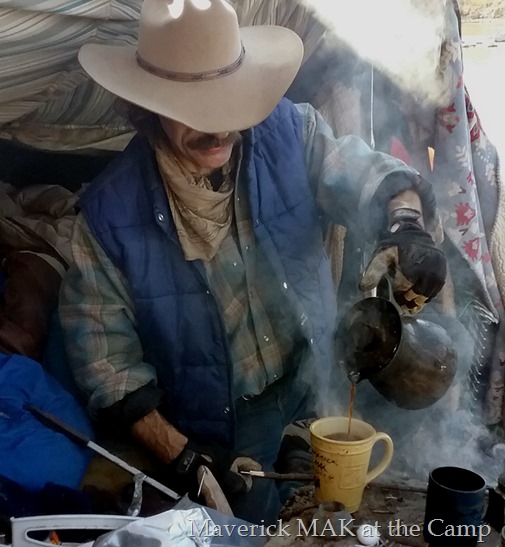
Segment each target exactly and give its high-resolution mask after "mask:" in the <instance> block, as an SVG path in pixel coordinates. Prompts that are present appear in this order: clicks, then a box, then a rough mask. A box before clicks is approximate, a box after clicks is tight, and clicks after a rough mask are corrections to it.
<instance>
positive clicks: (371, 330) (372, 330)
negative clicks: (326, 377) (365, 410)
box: [336, 280, 457, 409]
mask: <svg viewBox="0 0 505 547" xmlns="http://www.w3.org/2000/svg"><path fill="white" fill-rule="evenodd" d="M387 289H388V295H389V299H386V298H383V297H379V296H371V297H368V298H365V299H363V300H361V301H359V302H358V303H357V304H355V305H354V306H352V307H351V308H350V309H349V310H348V311H347V312H346V313H345V314H344V316H343V318H342V319H341V321H340V323H339V325H338V328H337V333H336V356H337V362H338V363H339V364H340V365H341V366H342V367H343V368H344V370H346V372H347V376H348V378H349V380H350V381H351V383H352V384H357V383H359V382H361V381H362V380H365V379H367V380H369V381H370V383H371V384H372V385H373V386H374V388H375V389H376V390H377V391H378V392H379V393H380V394H381V395H383V396H384V397H385V398H386V399H388V400H389V401H390V402H392V403H394V404H395V405H397V406H399V407H401V408H407V409H420V408H425V407H428V406H430V405H432V404H433V403H435V402H436V401H438V400H439V399H440V398H441V397H442V396H443V395H444V394H445V393H446V392H447V390H448V389H449V386H450V385H451V383H452V381H453V379H454V377H455V374H456V368H457V356H456V350H455V348H454V344H453V341H452V340H451V338H450V337H449V335H448V333H447V332H446V330H445V329H444V328H443V327H442V326H441V325H440V324H438V323H435V322H434V321H431V320H427V319H424V318H421V317H419V316H413V315H406V314H403V313H402V312H401V311H400V310H399V308H398V307H397V305H396V303H395V301H394V297H393V295H392V290H391V284H390V282H389V280H388V281H387Z"/></svg>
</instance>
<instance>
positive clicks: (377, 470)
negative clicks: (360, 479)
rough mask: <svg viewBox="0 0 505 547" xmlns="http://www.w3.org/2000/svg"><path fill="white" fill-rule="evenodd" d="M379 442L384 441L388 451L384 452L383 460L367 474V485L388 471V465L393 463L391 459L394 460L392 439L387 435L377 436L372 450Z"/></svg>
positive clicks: (380, 434)
mask: <svg viewBox="0 0 505 547" xmlns="http://www.w3.org/2000/svg"><path fill="white" fill-rule="evenodd" d="M377 441H384V443H385V444H386V451H385V452H384V456H383V457H382V460H381V461H380V462H379V463H378V464H377V465H376V466H375V467H374V468H373V469H371V470H370V471H369V472H368V473H367V474H366V478H365V484H368V483H369V482H371V481H373V480H374V479H376V478H377V477H378V476H379V475H380V474H381V473H383V472H384V471H385V470H386V469H387V467H388V465H389V464H390V463H391V459H392V458H393V448H394V445H393V440H392V439H391V437H390V436H389V435H388V434H387V433H377V434H376V435H375V439H374V442H373V445H372V450H373V447H374V446H375V443H376V442H377Z"/></svg>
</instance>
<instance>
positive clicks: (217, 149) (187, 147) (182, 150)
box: [160, 117, 240, 175]
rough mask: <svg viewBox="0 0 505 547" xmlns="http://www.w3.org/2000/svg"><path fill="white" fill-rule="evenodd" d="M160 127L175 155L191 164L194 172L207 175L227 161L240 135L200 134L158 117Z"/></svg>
mask: <svg viewBox="0 0 505 547" xmlns="http://www.w3.org/2000/svg"><path fill="white" fill-rule="evenodd" d="M160 123H161V127H162V128H163V131H164V132H165V134H166V135H167V137H168V139H169V141H170V144H171V145H172V147H173V149H174V151H175V152H176V154H177V155H179V156H181V157H182V158H183V159H185V160H187V161H189V162H191V164H192V165H193V166H194V167H195V170H196V172H198V173H200V174H202V175H208V174H209V173H212V171H215V170H216V169H219V168H220V167H222V166H223V165H224V164H225V163H226V162H227V161H228V160H229V159H230V156H231V153H232V150H233V146H234V144H235V143H237V142H238V141H239V140H240V133H238V132H237V131H234V132H231V133H201V132H200V131H196V130H195V129H191V128H190V127H188V126H187V125H184V124H182V123H180V122H176V121H174V120H170V119H168V118H162V117H160Z"/></svg>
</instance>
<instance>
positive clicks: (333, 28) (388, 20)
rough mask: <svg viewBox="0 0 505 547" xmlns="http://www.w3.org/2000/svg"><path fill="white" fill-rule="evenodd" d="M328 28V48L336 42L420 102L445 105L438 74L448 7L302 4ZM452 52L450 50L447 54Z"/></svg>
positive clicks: (409, 1)
mask: <svg viewBox="0 0 505 547" xmlns="http://www.w3.org/2000/svg"><path fill="white" fill-rule="evenodd" d="M304 1H305V4H306V5H307V6H308V7H309V9H310V10H311V11H313V12H314V14H315V16H316V18H317V19H319V20H320V21H321V22H322V23H323V24H324V26H325V27H326V28H327V29H328V32H326V34H325V40H326V41H327V44H326V45H327V46H329V47H331V44H332V42H333V43H334V42H335V41H338V42H340V43H344V44H346V46H347V47H348V48H349V49H350V50H352V51H353V52H354V53H355V55H356V56H357V57H358V58H359V59H362V60H364V61H365V62H367V63H369V64H370V65H372V66H373V67H374V69H376V70H377V71H378V72H381V73H383V74H384V75H385V76H386V77H388V78H389V79H390V80H391V81H392V82H393V83H394V84H395V85H397V86H398V87H399V88H400V89H402V90H403V91H405V92H406V93H410V94H414V95H415V96H416V97H418V99H419V100H420V101H421V102H426V103H430V104H443V103H444V102H445V101H444V96H445V93H446V89H447V86H446V83H445V82H444V81H443V79H442V77H441V72H439V71H438V70H437V68H438V66H439V64H440V58H441V50H442V48H444V47H448V52H447V55H457V54H458V53H457V51H455V50H454V48H455V47H457V46H456V45H454V44H452V46H451V45H448V44H443V43H442V38H441V37H442V36H443V35H444V32H443V30H444V24H445V14H444V11H445V9H446V2H444V1H440V0H433V1H431V0H426V1H424V2H418V1H415V0H381V1H380V2H377V0H354V1H352V2H349V1H345V2H344V1H343V0H337V1H335V0H304ZM451 47H452V48H453V49H452V51H451Z"/></svg>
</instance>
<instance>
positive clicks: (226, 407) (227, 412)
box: [223, 406, 230, 414]
mask: <svg viewBox="0 0 505 547" xmlns="http://www.w3.org/2000/svg"><path fill="white" fill-rule="evenodd" d="M223 412H224V413H225V414H229V413H230V407H229V406H225V407H224V410H223Z"/></svg>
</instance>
